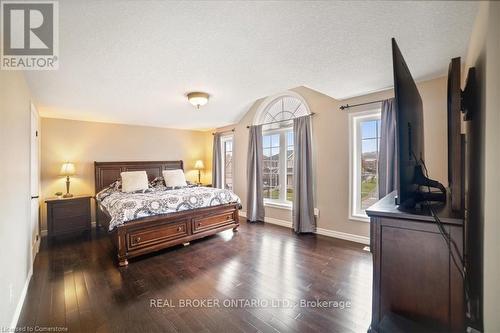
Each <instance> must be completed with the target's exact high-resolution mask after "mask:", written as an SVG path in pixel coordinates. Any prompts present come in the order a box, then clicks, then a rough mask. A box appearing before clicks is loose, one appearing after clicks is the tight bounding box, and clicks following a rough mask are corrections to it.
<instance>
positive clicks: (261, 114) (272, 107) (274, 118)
mask: <svg viewBox="0 0 500 333" xmlns="http://www.w3.org/2000/svg"><path fill="white" fill-rule="evenodd" d="M310 113H311V112H310V111H309V107H308V106H307V104H306V102H305V100H304V99H303V98H302V96H300V95H299V94H297V93H294V92H285V93H282V94H279V95H275V96H272V97H268V98H267V99H266V100H264V102H262V104H261V105H260V107H259V109H258V110H257V113H256V116H255V119H254V124H255V125H260V124H269V123H271V124H269V125H265V126H264V128H263V130H264V131H265V130H269V129H273V128H282V127H291V126H292V121H291V120H293V118H297V117H302V116H305V115H308V114H310ZM287 120H289V121H287Z"/></svg>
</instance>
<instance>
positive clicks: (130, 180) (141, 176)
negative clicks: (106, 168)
mask: <svg viewBox="0 0 500 333" xmlns="http://www.w3.org/2000/svg"><path fill="white" fill-rule="evenodd" d="M120 176H121V177H122V192H127V193H128V192H135V191H141V190H142V191H143V190H147V189H148V188H149V182H148V175H147V174H146V171H127V172H122V173H120Z"/></svg>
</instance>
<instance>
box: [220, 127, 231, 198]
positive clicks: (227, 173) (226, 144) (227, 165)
mask: <svg viewBox="0 0 500 333" xmlns="http://www.w3.org/2000/svg"><path fill="white" fill-rule="evenodd" d="M221 145H222V180H223V183H224V188H225V189H227V190H231V191H232V190H233V136H232V135H227V136H223V137H222V138H221Z"/></svg>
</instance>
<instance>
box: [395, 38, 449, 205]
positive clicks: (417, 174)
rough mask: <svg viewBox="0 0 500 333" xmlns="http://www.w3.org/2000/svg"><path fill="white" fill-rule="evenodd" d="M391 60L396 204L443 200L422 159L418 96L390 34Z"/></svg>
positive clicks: (440, 186)
mask: <svg viewBox="0 0 500 333" xmlns="http://www.w3.org/2000/svg"><path fill="white" fill-rule="evenodd" d="M392 62H393V70H394V95H395V110H396V127H397V129H396V135H397V138H396V158H397V166H398V167H397V170H398V174H397V182H396V185H397V197H396V204H397V205H399V206H400V207H401V208H413V207H414V206H415V205H416V204H417V203H420V202H428V201H445V200H446V189H445V188H444V186H443V185H441V184H440V183H439V182H437V181H433V180H431V179H429V178H428V177H427V169H426V167H425V162H424V115H423V107H422V98H421V97H420V94H419V92H418V89H417V85H416V84H415V81H414V80H413V77H412V76H411V73H410V70H409V69H408V66H407V65H406V62H405V60H404V58H403V55H402V54H401V51H400V50H399V47H398V45H397V43H396V40H395V39H394V38H393V39H392ZM431 188H434V189H438V191H433V190H431Z"/></svg>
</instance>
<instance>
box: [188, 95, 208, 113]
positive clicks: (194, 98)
mask: <svg viewBox="0 0 500 333" xmlns="http://www.w3.org/2000/svg"><path fill="white" fill-rule="evenodd" d="M187 98H188V101H189V103H191V104H193V105H194V106H196V108H197V109H199V108H200V106H203V105H205V104H207V103H208V94H207V93H204V92H191V93H189V94H187Z"/></svg>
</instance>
